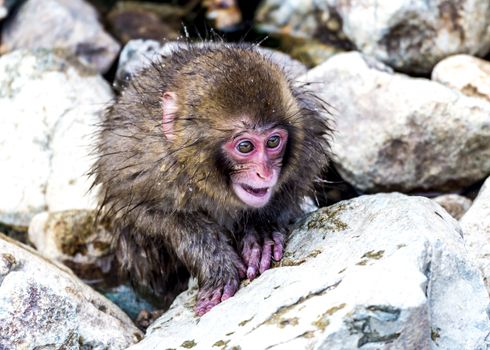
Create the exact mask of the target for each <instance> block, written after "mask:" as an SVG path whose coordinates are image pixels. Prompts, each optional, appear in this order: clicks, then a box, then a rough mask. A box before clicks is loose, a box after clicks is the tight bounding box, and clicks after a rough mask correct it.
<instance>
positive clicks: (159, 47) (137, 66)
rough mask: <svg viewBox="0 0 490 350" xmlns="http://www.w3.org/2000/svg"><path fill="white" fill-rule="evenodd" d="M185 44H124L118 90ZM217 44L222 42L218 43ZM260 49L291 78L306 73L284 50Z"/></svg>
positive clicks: (143, 41) (132, 42) (119, 64)
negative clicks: (139, 72)
mask: <svg viewBox="0 0 490 350" xmlns="http://www.w3.org/2000/svg"><path fill="white" fill-rule="evenodd" d="M185 45H186V44H185V43H183V42H178V41H170V42H166V43H159V42H158V41H155V40H131V41H129V42H128V43H127V44H126V45H125V46H124V48H123V50H122V51H121V55H120V57H119V62H118V66H117V72H116V79H115V81H114V86H115V88H116V89H118V90H120V89H122V88H123V87H124V85H125V84H126V82H127V81H129V80H130V79H131V77H132V76H134V75H135V74H137V73H138V71H140V70H142V69H143V68H145V67H147V66H148V65H150V64H151V63H152V62H153V61H157V60H158V59H159V58H160V56H162V55H163V56H165V55H169V54H170V53H172V52H174V51H178V50H179V49H180V48H181V47H182V46H185ZM205 45H213V43H211V42H208V43H206V44H205ZM216 45H222V44H218V43H216ZM259 50H260V51H261V52H262V53H263V54H264V55H266V56H267V57H269V58H270V59H271V60H272V61H274V62H275V63H277V64H278V65H279V66H281V67H283V69H284V70H285V71H286V72H287V73H288V75H289V76H290V77H291V78H296V77H298V76H300V75H302V74H304V73H306V70H307V69H306V66H305V65H303V64H302V63H300V62H299V61H297V60H295V59H292V58H291V57H289V56H288V55H286V54H284V53H282V52H279V51H274V50H271V49H266V48H259Z"/></svg>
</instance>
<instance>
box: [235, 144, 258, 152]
mask: <svg viewBox="0 0 490 350" xmlns="http://www.w3.org/2000/svg"><path fill="white" fill-rule="evenodd" d="M236 149H237V150H238V152H240V153H250V152H252V151H253V149H254V145H253V144H252V142H250V141H242V142H240V143H239V144H238V145H237V146H236Z"/></svg>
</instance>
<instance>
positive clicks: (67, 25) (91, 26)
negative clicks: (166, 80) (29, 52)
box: [1, 0, 120, 73]
mask: <svg viewBox="0 0 490 350" xmlns="http://www.w3.org/2000/svg"><path fill="white" fill-rule="evenodd" d="M1 35H2V36H1V42H2V51H3V52H10V51H13V50H16V49H36V48H48V49H54V48H64V49H67V50H68V51H70V52H71V53H73V54H75V55H77V56H78V57H79V58H80V59H81V61H82V62H84V63H85V64H87V65H89V66H90V67H94V68H95V69H97V71H99V72H101V73H105V72H106V71H107V70H109V68H110V67H111V65H112V62H113V61H114V59H115V58H116V56H117V54H118V52H119V49H120V46H119V44H118V43H117V42H116V41H115V40H114V39H113V38H112V37H111V36H110V35H109V34H107V33H106V32H105V31H104V30H103V28H102V26H101V25H100V23H99V22H98V20H97V12H96V11H95V9H94V8H93V7H92V6H91V5H89V4H88V3H86V2H85V1H83V0H70V1H66V0H27V1H25V2H24V3H23V4H22V5H21V6H20V8H19V10H18V12H16V14H15V15H14V16H11V17H10V18H9V19H8V20H7V21H5V23H4V25H3V30H2V33H1Z"/></svg>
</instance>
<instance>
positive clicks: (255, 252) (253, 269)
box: [247, 243, 261, 280]
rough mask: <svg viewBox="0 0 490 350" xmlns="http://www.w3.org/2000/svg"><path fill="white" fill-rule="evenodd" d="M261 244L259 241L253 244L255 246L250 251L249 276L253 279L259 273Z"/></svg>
mask: <svg viewBox="0 0 490 350" xmlns="http://www.w3.org/2000/svg"><path fill="white" fill-rule="evenodd" d="M260 253H261V252H260V246H259V244H258V243H254V244H253V248H252V250H251V251H250V257H249V261H248V269H247V277H248V278H249V279H250V280H253V279H254V278H255V277H257V275H258V274H259V263H260Z"/></svg>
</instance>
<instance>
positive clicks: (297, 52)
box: [281, 40, 342, 68]
mask: <svg viewBox="0 0 490 350" xmlns="http://www.w3.org/2000/svg"><path fill="white" fill-rule="evenodd" d="M281 49H282V50H284V51H285V52H287V53H288V54H289V55H291V57H293V58H294V59H297V60H298V61H300V62H301V63H303V64H305V65H306V66H307V67H310V68H311V67H315V66H318V65H319V64H321V63H323V62H325V61H326V60H327V59H329V58H330V57H332V56H334V55H336V54H338V53H339V52H342V50H339V49H338V48H336V47H335V46H333V45H327V44H324V43H321V42H319V41H317V40H287V41H286V42H282V43H281Z"/></svg>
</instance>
